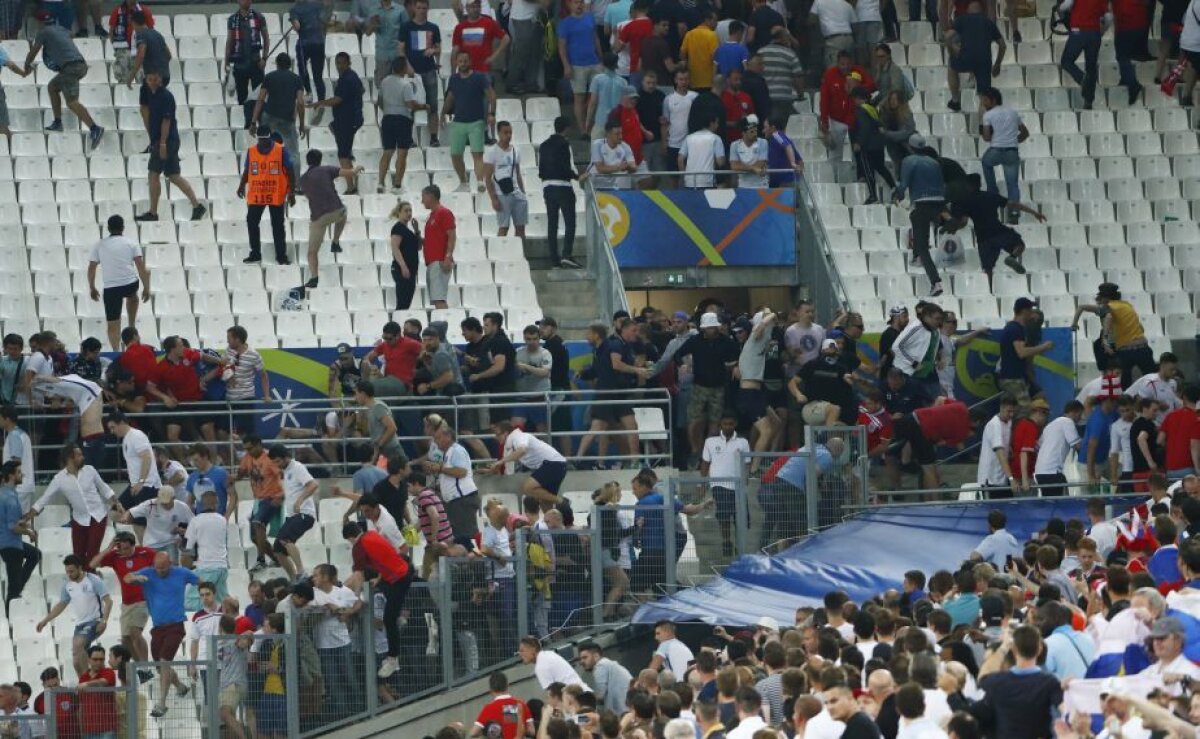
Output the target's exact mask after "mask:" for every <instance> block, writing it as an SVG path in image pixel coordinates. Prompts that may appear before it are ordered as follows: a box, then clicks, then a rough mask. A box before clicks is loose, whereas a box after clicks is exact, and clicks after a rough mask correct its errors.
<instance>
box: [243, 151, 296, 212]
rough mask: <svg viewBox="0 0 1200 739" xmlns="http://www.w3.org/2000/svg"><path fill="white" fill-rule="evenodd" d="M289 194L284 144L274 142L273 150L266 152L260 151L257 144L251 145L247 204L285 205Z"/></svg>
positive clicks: (247, 177)
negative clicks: (284, 161)
mask: <svg viewBox="0 0 1200 739" xmlns="http://www.w3.org/2000/svg"><path fill="white" fill-rule="evenodd" d="M287 195H288V172H287V170H286V169H285V168H284V166H283V144H281V143H279V142H278V141H276V142H274V146H272V147H271V151H269V152H267V153H266V154H263V153H262V152H261V151H259V150H258V147H257V146H252V147H250V162H249V170H248V174H247V176H246V204H247V205H283V202H284V201H285V200H287Z"/></svg>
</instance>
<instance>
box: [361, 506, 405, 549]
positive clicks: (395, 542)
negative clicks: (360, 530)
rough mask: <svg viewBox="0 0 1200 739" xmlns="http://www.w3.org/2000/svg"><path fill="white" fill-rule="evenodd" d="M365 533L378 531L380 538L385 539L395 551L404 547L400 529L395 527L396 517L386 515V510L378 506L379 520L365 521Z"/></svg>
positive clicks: (389, 514)
mask: <svg viewBox="0 0 1200 739" xmlns="http://www.w3.org/2000/svg"><path fill="white" fill-rule="evenodd" d="M367 531H378V532H379V535H380V536H382V537H383V538H385V539H387V540H388V541H389V542H390V543H391V545H392V546H394V547H396V548H397V549H399V548H400V547H402V546H404V535H403V534H401V533H400V527H399V526H397V525H396V517H395V516H393V515H392V514H391V513H388V509H386V508H384V507H383V506H379V520H377V521H372V520H371V519H369V518H368V519H367Z"/></svg>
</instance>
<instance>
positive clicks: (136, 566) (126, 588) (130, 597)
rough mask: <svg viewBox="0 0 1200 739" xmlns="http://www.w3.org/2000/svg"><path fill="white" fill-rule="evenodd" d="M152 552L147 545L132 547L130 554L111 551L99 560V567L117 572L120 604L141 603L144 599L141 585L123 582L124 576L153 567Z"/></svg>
mask: <svg viewBox="0 0 1200 739" xmlns="http://www.w3.org/2000/svg"><path fill="white" fill-rule="evenodd" d="M154 554H155V552H154V550H153V549H151V548H149V547H134V548H133V555H132V556H129V557H122V556H120V555H118V554H117V553H116V551H111V552H109V553H108V554H106V555H104V559H102V560H100V566H101V567H111V568H112V569H113V572H115V573H117V582H119V583H120V584H121V604H122V605H126V606H127V605H129V604H131V603H142V602H144V601H145V600H146V596H145V594H143V593H142V586H141V585H138V584H137V583H127V582H125V576H126V575H128V574H129V573H130V572H137V571H138V570H142V569H145V568H147V567H153V566H154Z"/></svg>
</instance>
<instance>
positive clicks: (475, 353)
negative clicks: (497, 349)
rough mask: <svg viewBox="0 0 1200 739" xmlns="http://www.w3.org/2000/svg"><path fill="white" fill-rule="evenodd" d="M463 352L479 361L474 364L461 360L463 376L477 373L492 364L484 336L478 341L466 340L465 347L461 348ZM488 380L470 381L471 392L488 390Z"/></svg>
mask: <svg viewBox="0 0 1200 739" xmlns="http://www.w3.org/2000/svg"><path fill="white" fill-rule="evenodd" d="M463 354H465V355H466V356H468V357H475V358H476V359H478V360H479V361H478V362H477V363H475V364H474V365H470V364H467V363H466V362H463V366H462V369H463V378H466V377H467V376H468V375H477V374H479V373H480V372H483V371H484V370H486V369H487V368H489V367H491V366H492V355H491V352H489V351H488V340H487V337H486V336H483V337H480V339H479V341H473V342H468V343H467V347H466V348H465V349H463ZM488 383H489V381H488V380H480V381H478V382H472V383H471V392H475V393H482V392H485V391H486V390H488V389H489V388H488Z"/></svg>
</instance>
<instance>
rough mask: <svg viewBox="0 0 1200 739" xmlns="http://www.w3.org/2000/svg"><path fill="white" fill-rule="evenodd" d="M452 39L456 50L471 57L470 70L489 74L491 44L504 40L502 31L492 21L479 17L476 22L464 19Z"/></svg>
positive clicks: (484, 16) (456, 27) (455, 29)
mask: <svg viewBox="0 0 1200 739" xmlns="http://www.w3.org/2000/svg"><path fill="white" fill-rule="evenodd" d="M452 38H453V42H454V47H455V48H456V49H461V50H463V51H465V52H467V54H469V55H470V56H471V69H473V70H475V71H476V72H490V71H491V69H492V65H490V64H488V62H487V59H488V57H489V56H491V55H492V51H493V49H492V43H493V42H495V41H499V40H500V39H502V38H504V29H503V28H501V27H500V24H499V23H497V22H496V21H495V20H494V19H492V18H489V17H487V16H486V15H481V16H479V20H476V21H472V20H468V19H464V20H462V21H461V22H459V24H458V25H457V26H455V27H454V35H453V37H452Z"/></svg>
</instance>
